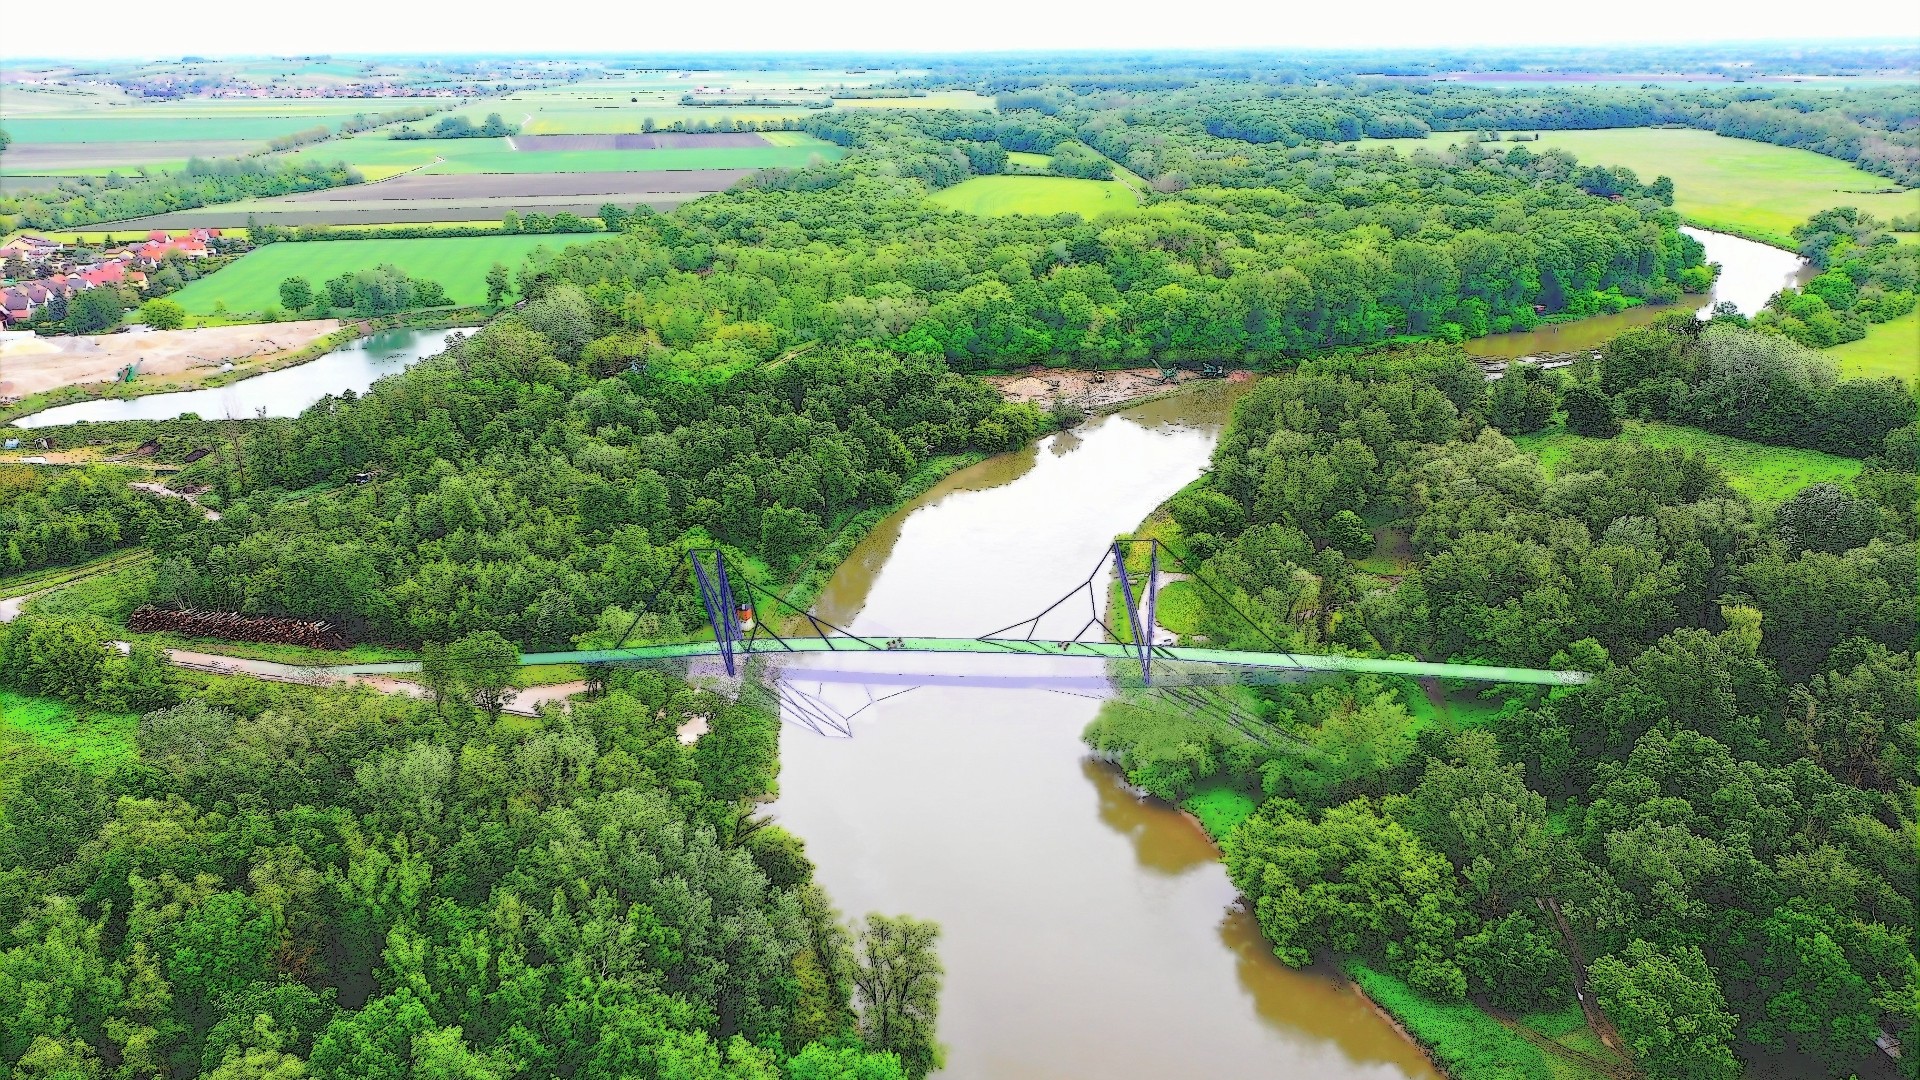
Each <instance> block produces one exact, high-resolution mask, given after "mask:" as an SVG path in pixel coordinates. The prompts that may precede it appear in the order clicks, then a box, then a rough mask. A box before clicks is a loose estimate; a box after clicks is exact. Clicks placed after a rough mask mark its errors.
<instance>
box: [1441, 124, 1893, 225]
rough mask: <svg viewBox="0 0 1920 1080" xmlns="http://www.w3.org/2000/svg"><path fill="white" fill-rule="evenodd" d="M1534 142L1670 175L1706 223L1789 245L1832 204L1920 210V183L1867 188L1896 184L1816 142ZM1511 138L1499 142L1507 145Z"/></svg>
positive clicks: (1655, 135)
mask: <svg viewBox="0 0 1920 1080" xmlns="http://www.w3.org/2000/svg"><path fill="white" fill-rule="evenodd" d="M1466 134H1467V133H1465V132H1459V131H1436V132H1434V133H1433V134H1432V135H1431V136H1429V137H1428V141H1429V142H1432V143H1438V144H1441V145H1445V144H1448V143H1458V142H1461V141H1463V140H1464V139H1465V138H1466ZM1517 145H1523V146H1525V147H1527V148H1528V149H1529V150H1550V149H1555V148H1558V149H1561V150H1565V151H1567V152H1569V153H1571V154H1573V155H1574V156H1576V157H1578V158H1579V159H1580V160H1581V162H1583V163H1586V164H1598V165H1609V166H1618V165H1625V166H1626V167H1627V168H1630V169H1632V170H1633V171H1634V172H1635V173H1637V174H1639V176H1640V179H1642V180H1652V179H1653V178H1654V177H1656V176H1661V175H1665V176H1670V177H1672V178H1673V185H1674V209H1676V210H1678V211H1680V213H1681V214H1682V215H1684V216H1685V217H1686V218H1687V220H1688V221H1689V222H1691V223H1693V224H1695V225H1699V226H1701V227H1702V228H1708V229H1714V230H1717V231H1720V232H1730V233H1736V234H1739V235H1743V236H1746V237H1747V238H1749V239H1752V240H1760V241H1763V242H1765V243H1771V244H1775V245H1778V246H1781V247H1791V246H1792V240H1791V236H1790V230H1791V229H1792V228H1793V227H1794V226H1795V225H1798V224H1800V223H1801V222H1803V221H1805V220H1806V219H1807V218H1809V217H1812V216H1813V215H1814V214H1815V213H1817V212H1819V211H1821V210H1825V209H1827V208H1829V207H1834V206H1857V207H1859V208H1860V209H1862V210H1866V211H1868V212H1870V213H1872V214H1874V215H1875V216H1877V217H1880V218H1883V219H1884V218H1890V217H1893V216H1895V215H1897V214H1910V213H1913V212H1914V211H1916V210H1920V191H1906V192H1900V193H1897V194H1892V195H1878V194H1863V193H1865V192H1878V191H1882V190H1884V189H1886V188H1889V187H1893V186H1894V184H1893V182H1892V181H1891V180H1888V179H1886V178H1885V177H1881V176H1875V175H1873V174H1872V173H1869V172H1863V171H1861V170H1859V169H1856V168H1854V167H1853V166H1852V165H1849V164H1847V163H1846V162H1844V161H1839V160H1836V159H1834V158H1830V157H1824V156H1822V155H1820V154H1816V153H1814V152H1813V151H1811V150H1795V149H1791V148H1789V147H1784V146H1774V145H1772V144H1770V143H1762V142H1753V141H1751V140H1748V139H1730V138H1727V137H1725V136H1721V135H1715V134H1713V133H1712V132H1710V131H1694V130H1691V129H1667V128H1612V129H1607V130H1603V131H1545V132H1541V133H1540V141H1539V142H1529V143H1521V144H1517ZM1507 148H1508V144H1501V149H1503V150H1504V149H1507Z"/></svg>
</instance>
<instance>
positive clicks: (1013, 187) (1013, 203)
mask: <svg viewBox="0 0 1920 1080" xmlns="http://www.w3.org/2000/svg"><path fill="white" fill-rule="evenodd" d="M933 201H934V202H936V203H939V204H940V205H941V206H944V207H946V208H947V209H949V210H964V211H966V212H967V213H969V214H982V215H986V216H989V217H998V216H1001V215H1004V214H1035V215H1042V216H1044V215H1047V214H1067V213H1073V214H1079V215H1080V216H1081V217H1084V218H1095V217H1098V216H1100V215H1101V214H1126V213H1132V212H1133V211H1134V210H1136V209H1138V208H1139V202H1138V201H1137V200H1136V199H1135V198H1134V194H1133V191H1132V189H1130V188H1128V187H1127V185H1125V184H1123V183H1120V182H1119V181H1118V180H1076V179H1070V178H1068V177H1064V176H976V177H974V178H973V179H971V180H968V181H965V182H963V183H959V184H955V185H954V186H952V187H950V188H947V189H946V190H944V191H941V192H939V193H937V194H935V195H934V196H933Z"/></svg>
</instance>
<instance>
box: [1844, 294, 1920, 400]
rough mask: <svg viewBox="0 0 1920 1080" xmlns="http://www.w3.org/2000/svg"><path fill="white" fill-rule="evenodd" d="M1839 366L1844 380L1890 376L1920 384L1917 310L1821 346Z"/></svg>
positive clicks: (1918, 319) (1912, 385) (1915, 384)
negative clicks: (1854, 336) (1840, 342)
mask: <svg viewBox="0 0 1920 1080" xmlns="http://www.w3.org/2000/svg"><path fill="white" fill-rule="evenodd" d="M1821 351H1822V352H1825V353H1826V354H1827V355H1828V356H1831V357H1833V359H1834V362H1835V363H1837V364H1839V365H1840V377H1841V378H1843V379H1879V378H1884V377H1886V376H1888V375H1892V376H1894V377H1895V378H1897V379H1900V380H1901V381H1903V382H1905V383H1906V384H1907V385H1908V386H1911V387H1920V310H1916V311H1909V312H1907V313H1906V314H1905V315H1902V316H1900V317H1899V318H1897V319H1893V320H1891V321H1889V322H1883V323H1872V324H1870V325H1869V326H1868V327H1867V336H1866V337H1864V338H1861V339H1860V340H1859V341H1849V342H1847V343H1846V344H1844V345H1835V346H1833V347H1832V348H1829V349H1823V350H1821Z"/></svg>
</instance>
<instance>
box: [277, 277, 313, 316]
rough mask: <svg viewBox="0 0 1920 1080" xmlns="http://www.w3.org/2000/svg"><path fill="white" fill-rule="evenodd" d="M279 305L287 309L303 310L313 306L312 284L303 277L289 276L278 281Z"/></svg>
mask: <svg viewBox="0 0 1920 1080" xmlns="http://www.w3.org/2000/svg"><path fill="white" fill-rule="evenodd" d="M280 306H281V307H283V308H286V309H287V310H288V311H305V310H306V309H308V308H310V307H312V306H313V286H312V285H310V284H308V283H307V279H306V278H303V277H290V278H288V279H286V280H285V281H282V282H281V283H280Z"/></svg>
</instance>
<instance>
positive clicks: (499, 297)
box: [487, 263, 513, 307]
mask: <svg viewBox="0 0 1920 1080" xmlns="http://www.w3.org/2000/svg"><path fill="white" fill-rule="evenodd" d="M512 292H513V277H512V274H511V272H510V271H508V269H507V264H506V263H494V264H493V265H492V266H490V267H488V268H487V305H488V306H489V307H499V306H500V305H501V304H504V303H506V302H507V296H508V294H510V293H512Z"/></svg>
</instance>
